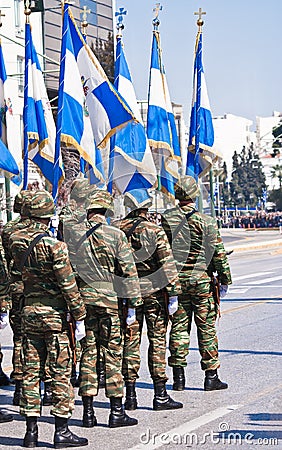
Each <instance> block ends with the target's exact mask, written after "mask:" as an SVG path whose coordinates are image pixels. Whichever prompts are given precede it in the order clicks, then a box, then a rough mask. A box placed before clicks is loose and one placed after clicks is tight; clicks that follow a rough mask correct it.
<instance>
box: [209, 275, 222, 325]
mask: <svg viewBox="0 0 282 450" xmlns="http://www.w3.org/2000/svg"><path fill="white" fill-rule="evenodd" d="M211 286H212V295H213V299H214V303H215V309H216V313H217V314H218V316H219V317H221V313H220V283H219V281H218V277H217V275H214V274H212V275H211Z"/></svg>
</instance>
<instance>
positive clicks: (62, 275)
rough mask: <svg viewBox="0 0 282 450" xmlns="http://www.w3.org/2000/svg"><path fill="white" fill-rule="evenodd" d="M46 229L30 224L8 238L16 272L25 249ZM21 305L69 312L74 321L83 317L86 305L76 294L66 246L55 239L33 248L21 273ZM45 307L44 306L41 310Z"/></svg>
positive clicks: (39, 243) (44, 239)
mask: <svg viewBox="0 0 282 450" xmlns="http://www.w3.org/2000/svg"><path fill="white" fill-rule="evenodd" d="M48 231H49V230H48V227H47V226H46V225H43V224H42V223H40V222H36V221H31V223H30V225H29V226H28V227H27V228H25V229H22V230H18V231H16V232H14V233H13V234H12V235H11V237H10V245H11V253H12V257H13V259H14V265H15V270H17V271H19V267H20V265H21V261H22V258H23V255H24V253H25V250H26V249H27V248H28V247H29V245H30V244H31V242H32V241H33V239H34V238H35V237H36V236H37V235H38V234H41V233H44V232H48ZM22 281H23V283H24V298H25V300H24V304H25V305H29V306H34V307H35V308H38V307H39V310H40V307H41V308H42V309H41V311H45V309H46V311H47V312H48V314H49V312H50V311H52V310H53V311H63V312H65V311H66V310H67V309H69V310H70V311H71V313H72V315H73V317H74V319H75V320H82V319H83V318H84V317H85V313H86V311H85V306H84V304H83V301H82V299H81V297H80V295H79V291H78V287H77V284H76V281H75V276H74V273H73V271H72V268H71V265H70V260H69V255H68V250H67V246H66V244H65V243H63V242H60V241H58V240H57V239H56V238H54V237H52V236H51V235H50V237H49V236H44V237H43V238H42V239H41V240H40V241H39V242H38V243H37V244H36V246H35V247H34V248H33V250H32V252H31V254H30V256H29V257H28V258H27V260H26V263H25V265H24V267H23V270H22ZM44 306H45V307H46V308H45V309H44Z"/></svg>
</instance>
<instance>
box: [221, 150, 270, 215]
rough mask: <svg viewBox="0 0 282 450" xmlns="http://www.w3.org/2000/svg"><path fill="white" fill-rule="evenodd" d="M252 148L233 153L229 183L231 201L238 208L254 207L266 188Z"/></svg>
mask: <svg viewBox="0 0 282 450" xmlns="http://www.w3.org/2000/svg"><path fill="white" fill-rule="evenodd" d="M262 169H263V167H262V163H261V161H260V160H259V157H258V155H257V153H256V152H255V149H254V146H253V144H252V143H251V145H250V147H249V148H248V149H247V148H246V147H245V146H244V147H243V149H242V151H241V153H240V154H237V152H234V155H233V172H232V180H231V183H230V195H231V201H232V203H233V205H234V206H238V207H246V206H249V207H256V206H257V204H258V203H259V202H260V199H261V197H262V193H263V190H264V189H265V188H266V184H265V175H264V173H263V170H262Z"/></svg>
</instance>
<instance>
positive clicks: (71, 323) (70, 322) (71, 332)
mask: <svg viewBox="0 0 282 450" xmlns="http://www.w3.org/2000/svg"><path fill="white" fill-rule="evenodd" d="M67 322H68V326H69V330H68V332H69V333H68V334H69V340H70V348H71V351H72V359H73V364H74V365H76V340H75V320H74V318H73V317H72V315H71V313H70V312H68V313H67Z"/></svg>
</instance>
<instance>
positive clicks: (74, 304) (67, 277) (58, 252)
mask: <svg viewBox="0 0 282 450" xmlns="http://www.w3.org/2000/svg"><path fill="white" fill-rule="evenodd" d="M52 252H53V270H54V273H55V276H56V279H57V282H58V286H59V288H60V290H61V293H62V295H63V297H64V299H65V301H66V302H67V305H68V307H69V309H70V311H71V313H72V315H73V317H74V319H75V320H83V319H84V318H85V316H86V309H85V306H84V303H83V301H82V299H81V297H80V294H79V291H78V287H77V284H76V280H75V276H74V273H73V270H72V268H71V264H70V260H69V255H68V250H67V246H66V244H65V243H64V242H60V241H57V242H56V243H55V244H54V245H53V246H52Z"/></svg>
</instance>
